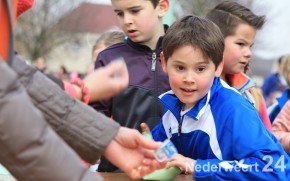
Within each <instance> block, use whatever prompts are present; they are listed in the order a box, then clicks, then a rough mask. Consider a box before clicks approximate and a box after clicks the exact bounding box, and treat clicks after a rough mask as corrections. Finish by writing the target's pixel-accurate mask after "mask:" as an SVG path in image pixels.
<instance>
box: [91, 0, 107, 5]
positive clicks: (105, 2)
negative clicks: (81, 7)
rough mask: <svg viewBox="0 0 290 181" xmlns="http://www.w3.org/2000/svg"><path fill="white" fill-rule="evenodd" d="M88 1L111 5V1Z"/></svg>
mask: <svg viewBox="0 0 290 181" xmlns="http://www.w3.org/2000/svg"><path fill="white" fill-rule="evenodd" d="M87 1H88V2H93V3H100V4H111V0H87Z"/></svg>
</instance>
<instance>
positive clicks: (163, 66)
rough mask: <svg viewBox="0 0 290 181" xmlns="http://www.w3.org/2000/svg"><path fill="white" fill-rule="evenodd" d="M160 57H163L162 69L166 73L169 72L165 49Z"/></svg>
mask: <svg viewBox="0 0 290 181" xmlns="http://www.w3.org/2000/svg"><path fill="white" fill-rule="evenodd" d="M160 59H161V65H162V69H163V71H164V72H165V73H167V66H166V61H165V57H164V54H163V51H162V52H161V53H160Z"/></svg>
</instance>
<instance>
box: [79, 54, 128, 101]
mask: <svg viewBox="0 0 290 181" xmlns="http://www.w3.org/2000/svg"><path fill="white" fill-rule="evenodd" d="M84 82H85V85H86V86H87V87H88V89H89V95H90V101H96V100H103V99H108V98H110V97H112V96H114V95H116V94H117V93H119V92H120V91H121V90H123V89H124V88H126V87H127V86H128V83H129V75H128V70H127V67H126V64H125V62H124V61H123V60H122V59H120V60H119V59H118V60H116V61H113V62H111V63H110V64H108V65H107V66H105V67H101V68H98V69H96V70H95V71H94V72H92V73H90V74H89V75H88V76H87V77H86V78H85V79H84Z"/></svg>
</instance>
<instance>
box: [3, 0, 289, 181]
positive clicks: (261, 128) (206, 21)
mask: <svg viewBox="0 0 290 181" xmlns="http://www.w3.org/2000/svg"><path fill="white" fill-rule="evenodd" d="M1 2H2V1H1ZM111 2H112V6H113V8H114V11H115V13H116V16H117V19H118V21H119V24H120V27H121V29H122V31H114V32H106V33H104V34H103V35H102V36H101V37H100V38H99V40H98V41H97V42H96V44H95V46H94V47H93V51H92V56H93V63H94V68H95V69H96V70H95V71H93V70H90V72H91V73H90V74H88V76H87V77H86V78H84V80H78V81H76V80H75V81H71V82H64V81H63V82H61V84H62V88H63V89H65V90H66V91H67V92H68V93H69V94H70V95H71V96H72V97H75V98H78V99H79V100H81V101H83V102H85V103H89V105H90V106H91V107H93V108H94V109H95V110H96V111H97V112H101V113H103V114H104V115H105V116H107V117H109V118H110V119H113V120H115V121H116V122H117V123H118V124H119V125H121V126H122V127H121V128H120V129H119V131H116V130H117V127H118V125H117V124H116V126H115V127H116V130H115V132H114V135H116V136H115V137H116V138H115V139H114V141H112V143H113V146H110V145H112V144H109V140H107V142H106V144H107V146H108V147H110V149H105V148H103V147H104V146H103V147H102V149H101V150H102V151H104V156H106V158H105V157H102V158H101V162H100V165H99V167H98V169H97V170H96V171H98V172H120V171H125V172H126V173H127V174H129V175H130V176H131V177H132V178H140V177H141V176H143V175H144V173H145V172H146V173H148V172H149V171H150V172H151V171H153V170H155V169H157V168H161V167H164V163H163V164H162V163H161V164H160V163H159V164H157V163H156V162H155V161H156V160H153V161H152V163H153V162H154V164H155V167H154V165H153V166H152V163H151V162H150V164H148V163H142V164H141V165H142V167H138V168H137V170H136V169H135V168H136V167H137V166H138V165H137V162H138V164H139V162H140V160H139V159H138V160H133V159H129V158H128V157H130V154H129V152H127V151H128V150H134V149H135V148H136V147H137V149H136V150H138V143H137V141H136V140H134V139H135V138H136V139H137V138H138V136H140V135H139V134H137V133H138V132H137V133H136V132H132V129H137V130H139V131H142V129H141V128H140V125H141V123H145V126H146V127H147V128H148V129H147V131H148V130H149V131H150V130H152V137H153V139H154V140H155V141H165V140H166V139H169V140H171V141H172V143H173V144H174V145H175V147H176V148H177V150H178V154H176V155H175V156H173V158H171V159H170V160H169V161H168V162H167V165H166V167H167V168H170V167H179V168H180V169H181V170H182V171H183V173H185V174H191V175H192V176H193V177H194V179H195V180H290V157H289V155H288V154H287V152H289V153H290V147H289V144H290V116H289V115H290V100H289V98H290V93H289V86H290V55H288V56H284V57H283V59H281V61H283V67H282V68H281V76H283V77H284V79H285V80H286V82H287V84H288V89H286V90H285V91H284V92H283V93H282V95H281V97H278V98H277V102H276V103H275V104H273V105H272V106H271V107H268V110H267V106H268V104H266V101H265V99H264V95H265V92H263V90H261V89H259V88H258V87H257V86H256V84H255V82H254V81H253V80H252V79H251V78H250V77H249V76H248V72H249V69H250V61H251V58H252V50H251V48H252V45H253V44H254V41H255V36H256V33H257V31H258V30H260V29H261V28H262V26H263V25H264V23H265V16H258V15H255V14H254V13H253V12H252V11H251V10H250V9H248V8H246V7H245V6H242V5H240V4H239V3H237V2H233V1H222V2H221V3H219V4H218V5H217V6H215V7H214V8H213V9H211V10H209V12H208V13H207V15H206V16H205V17H204V18H203V17H198V16H192V15H188V16H185V17H182V18H180V19H178V20H176V21H175V22H174V23H173V24H172V25H171V26H170V27H169V26H168V25H165V24H163V17H164V16H165V15H166V13H167V11H168V9H169V7H170V1H169V0H126V1H119V0H112V1H111ZM0 5H1V4H0ZM144 22H146V23H144ZM108 38H111V39H110V40H107V39H108ZM106 42H107V43H106ZM1 53H2V52H1ZM4 58H5V59H6V58H7V57H4ZM117 59H122V60H124V61H119V62H118V61H117V64H116V62H115V61H114V60H117ZM125 65H126V66H125ZM14 69H17V68H14ZM41 70H44V69H43V68H42V69H41ZM15 71H16V72H17V71H19V70H15ZM120 77H122V78H123V79H118V78H120ZM120 80H122V81H121V83H122V84H120ZM117 82H118V83H117ZM101 84H105V86H103V85H101ZM119 84H120V85H119ZM117 85H119V86H117ZM84 87H86V91H85V88H84ZM87 88H88V89H87ZM52 90H53V89H52ZM121 90H122V91H121ZM29 92H31V90H28V93H29ZM92 92H93V93H94V94H92ZM263 93H264V94H263ZM113 95H114V96H113ZM31 97H33V96H31ZM51 100H53V99H51ZM266 100H267V101H268V97H267V98H266ZM36 102H37V101H36ZM60 105H61V104H60ZM38 106H40V105H38ZM31 107H32V106H31ZM40 107H41V106H40ZM39 109H40V110H41V111H42V112H44V111H43V110H42V108H39ZM49 109H52V108H49ZM84 109H85V108H84ZM85 110H86V109H85ZM88 111H89V110H88ZM76 112H77V111H76ZM72 113H73V110H72ZM43 114H44V115H45V114H46V113H43ZM92 115H94V114H92ZM98 117H99V116H98ZM46 118H47V116H46ZM50 119H51V120H52V119H53V118H50ZM68 119H69V118H68ZM112 125H113V124H112ZM272 126H273V130H272ZM52 127H53V126H52ZM100 127H101V126H100ZM125 127H127V128H130V129H127V128H125ZM100 129H101V128H100ZM126 131H127V132H129V133H132V134H133V133H134V134H133V135H134V138H132V139H130V140H129V139H128V142H130V144H129V143H128V145H126V143H125V142H126V141H124V138H125V137H122V136H119V135H120V134H121V135H126V138H127V135H128V134H125V132H126ZM116 132H117V133H116ZM57 133H59V132H57ZM59 134H60V135H61V133H59ZM114 135H111V139H113V136H114ZM118 136H119V137H118ZM120 137H122V138H123V139H121V138H120ZM0 141H1V140H0ZM65 141H67V140H66V139H65ZM134 141H135V142H136V144H137V145H136V144H133V145H134V147H132V148H131V147H130V146H131V145H132V143H133V142H134ZM139 141H140V140H139ZM68 142H69V141H68ZM115 142H118V143H120V145H121V146H120V145H118V143H116V144H115ZM135 142H134V143H135ZM114 144H115V145H114ZM139 144H140V145H139V146H140V147H141V148H140V150H142V151H143V150H146V151H148V150H147V148H148V147H152V148H155V147H156V145H153V144H152V143H151V145H150V144H149V143H143V140H141V141H140V142H139ZM142 144H144V145H142ZM116 145H117V146H116ZM148 145H149V146H148ZM70 146H72V147H73V148H74V146H73V144H72V143H70ZM123 147H124V148H123ZM112 148H118V149H117V150H121V152H122V153H123V154H124V155H123V156H127V158H128V160H130V161H131V162H130V163H132V164H133V165H130V166H128V165H126V164H125V162H126V158H125V159H124V158H122V159H121V158H119V159H116V158H117V157H120V155H119V153H117V152H116V153H114V149H112ZM67 149H68V148H67ZM104 149H105V150H104ZM68 150H69V149H68ZM136 150H135V151H136ZM140 150H139V151H136V152H137V154H138V155H136V154H135V155H136V157H138V156H139V157H138V158H141V157H142V158H143V156H144V155H142V154H141V151H140ZM98 151H99V150H98ZM151 154H152V153H151ZM135 155H134V156H135ZM151 156H152V155H151ZM84 157H85V156H84ZM0 158H1V157H0ZM55 158H56V157H55ZM55 158H54V159H55ZM73 158H75V157H73ZM148 159H149V158H148ZM150 159H152V158H151V157H150ZM84 160H85V159H84ZM115 160H117V161H115ZM132 160H133V161H132ZM94 161H96V159H95V160H94ZM110 161H111V162H113V163H111V162H110ZM143 162H144V161H143ZM114 164H115V165H114ZM147 164H148V165H147ZM7 165H8V169H9V168H11V167H9V166H10V165H9V164H7ZM146 166H147V167H148V168H147V169H148V170H145V171H144V167H146ZM132 169H133V170H132ZM138 169H139V170H138ZM142 169H143V170H142ZM130 170H131V171H130ZM12 171H13V172H14V173H17V174H18V176H19V177H20V178H21V177H22V174H19V173H18V172H17V171H15V170H14V169H12ZM133 171H134V173H133ZM136 172H137V173H138V175H137V176H136V175H134V174H135V173H136Z"/></svg>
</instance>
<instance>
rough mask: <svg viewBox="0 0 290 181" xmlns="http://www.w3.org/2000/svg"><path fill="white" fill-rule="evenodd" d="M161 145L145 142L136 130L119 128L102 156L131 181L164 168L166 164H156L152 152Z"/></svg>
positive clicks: (149, 141)
mask: <svg viewBox="0 0 290 181" xmlns="http://www.w3.org/2000/svg"><path fill="white" fill-rule="evenodd" d="M161 144H162V143H157V142H154V141H152V140H147V139H146V138H145V137H144V136H142V135H141V134H140V133H139V132H138V131H137V130H134V129H129V128H125V127H121V128H120V129H119V131H118V133H117V135H116V137H115V138H114V139H113V140H112V141H111V142H110V144H109V145H108V146H107V148H106V149H105V152H104V156H105V157H106V158H107V159H108V160H109V161H110V162H112V163H113V164H114V165H115V166H117V167H118V168H120V169H121V170H123V171H124V172H125V173H126V174H127V175H128V176H130V177H131V178H132V179H138V178H142V177H143V176H144V175H147V174H149V173H151V172H153V171H155V170H157V169H161V168H163V167H165V165H166V162H162V163H159V162H157V161H156V160H155V157H154V155H153V152H152V150H156V149H157V148H158V147H159V146H160V145H161Z"/></svg>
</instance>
